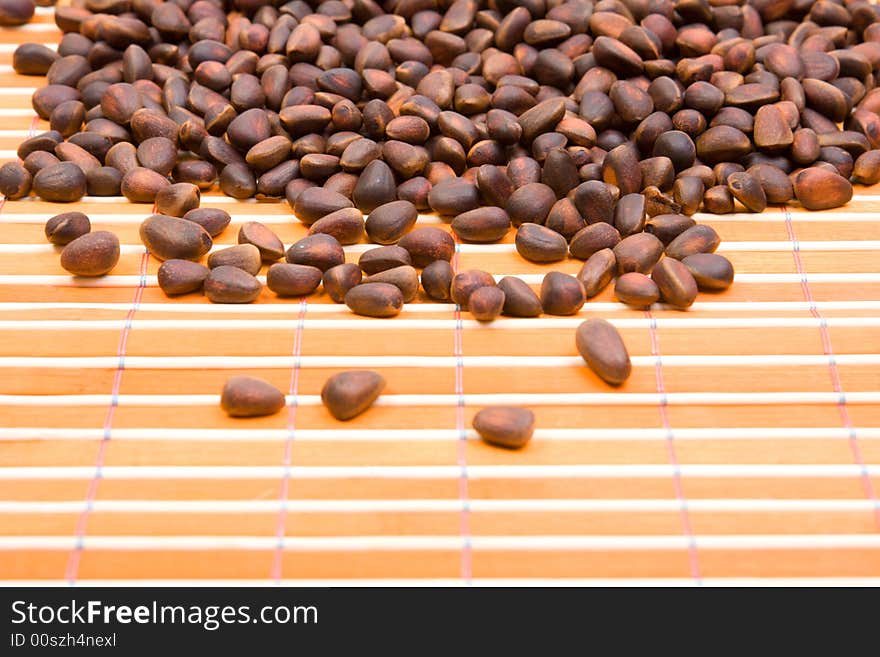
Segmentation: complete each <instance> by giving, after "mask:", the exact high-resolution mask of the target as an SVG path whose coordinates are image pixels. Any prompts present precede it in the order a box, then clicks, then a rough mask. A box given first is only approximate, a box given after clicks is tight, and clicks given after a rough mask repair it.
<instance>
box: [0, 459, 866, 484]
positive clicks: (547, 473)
mask: <svg viewBox="0 0 880 657" xmlns="http://www.w3.org/2000/svg"><path fill="white" fill-rule="evenodd" d="M680 467H681V473H682V475H683V476H686V477H695V478H696V477H699V478H705V479H722V478H723V479H737V478H742V477H766V478H773V479H789V478H816V479H847V478H850V477H854V476H856V477H857V476H859V475H860V473H861V469H860V468H859V467H858V466H856V465H854V464H834V465H827V464H823V465H816V464H794V465H780V464H763V463H762V464H723V465H715V464H713V465H707V464H687V463H686V464H683V465H681V466H680ZM867 467H868V473H869V474H870V475H871V476H872V477H876V476H880V464H878V465H869V466H867ZM283 472H284V469H283V468H282V467H281V466H236V465H222V466H210V465H203V466H202V465H180V466H177V465H159V466H148V465H143V466H107V467H105V468H104V471H103V478H104V479H114V480H128V479H159V480H162V479H198V480H218V481H222V480H242V479H259V480H265V479H271V480H278V479H279V478H280V477H281V476H282V474H283ZM93 473H94V470H93V469H92V468H90V467H83V466H34V467H31V466H12V467H8V468H0V480H2V481H22V480H29V481H34V480H37V481H39V480H44V479H45V480H47V481H49V480H52V481H57V480H82V479H88V478H89V477H91V475H92V474H93ZM460 474H461V472H460V468H459V467H458V466H455V465H399V466H369V465H350V466H294V467H292V468H291V477H296V478H298V479H315V480H324V479H334V480H335V479H390V480H409V479H418V480H432V481H433V480H447V481H454V480H457V479H458V477H459V476H460ZM671 475H672V468H671V466H669V465H658V464H650V465H582V464H581V465H471V466H469V467H468V477H469V478H470V479H471V480H481V479H487V480H497V479H510V478H517V479H571V478H580V479H633V478H648V479H668V478H669V477H670V476H671Z"/></svg>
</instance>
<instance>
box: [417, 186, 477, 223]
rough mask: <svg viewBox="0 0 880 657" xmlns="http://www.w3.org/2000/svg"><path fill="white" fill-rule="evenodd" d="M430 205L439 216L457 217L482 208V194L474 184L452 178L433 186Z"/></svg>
mask: <svg viewBox="0 0 880 657" xmlns="http://www.w3.org/2000/svg"><path fill="white" fill-rule="evenodd" d="M428 204H429V205H430V206H431V209H432V210H434V212H436V213H437V214H441V215H446V216H455V215H458V214H461V213H462V212H467V211H469V210H474V209H476V208H478V207H479V206H480V194H479V192H478V191H477V186H476V185H475V184H474V182H472V181H470V180H466V179H464V178H450V179H448V180H441V181H439V182H436V183H434V184H433V187H431V191H430V193H429V194H428Z"/></svg>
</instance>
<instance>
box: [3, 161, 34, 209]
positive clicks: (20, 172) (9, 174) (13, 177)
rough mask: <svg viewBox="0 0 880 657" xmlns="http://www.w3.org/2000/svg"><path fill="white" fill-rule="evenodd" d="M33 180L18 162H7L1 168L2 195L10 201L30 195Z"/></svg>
mask: <svg viewBox="0 0 880 657" xmlns="http://www.w3.org/2000/svg"><path fill="white" fill-rule="evenodd" d="M32 183H33V178H32V177H31V174H30V172H29V171H28V170H27V169H25V168H24V166H23V165H21V164H19V163H18V162H7V163H6V164H4V165H3V166H2V167H0V194H2V195H3V196H5V197H6V198H7V199H9V200H10V201H14V200H16V199H19V198H23V197H25V196H27V195H28V194H30V192H31V185H32Z"/></svg>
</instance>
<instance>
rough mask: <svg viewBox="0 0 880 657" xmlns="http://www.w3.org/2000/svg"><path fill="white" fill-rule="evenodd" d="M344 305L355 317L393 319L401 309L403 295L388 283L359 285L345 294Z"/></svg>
mask: <svg viewBox="0 0 880 657" xmlns="http://www.w3.org/2000/svg"><path fill="white" fill-rule="evenodd" d="M345 305H346V306H348V307H349V308H350V309H351V311H352V312H353V313H355V314H356V315H364V316H366V317H394V316H395V315H399V314H400V311H401V309H402V308H403V294H402V293H401V291H400V290H399V289H398V288H397V287H395V286H394V285H391V284H390V283H361V284H360V285H358V286H357V287H353V288H352V289H350V290H349V291H348V292H347V293H346V295H345Z"/></svg>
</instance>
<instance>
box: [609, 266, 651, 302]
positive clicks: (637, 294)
mask: <svg viewBox="0 0 880 657" xmlns="http://www.w3.org/2000/svg"><path fill="white" fill-rule="evenodd" d="M614 296H616V297H617V300H618V301H620V303H625V304H626V305H628V306H634V307H636V308H647V307H649V306H650V305H651V304H652V303H654V302H656V301H658V300H659V299H660V289H659V288H658V287H657V284H656V283H655V282H654V281H653V280H651V278H650V277H649V276H647V275H646V274H642V273H641V272H637V271H630V272H627V273H625V274H621V275H620V276H619V277H618V278H617V280H616V281H615V282H614Z"/></svg>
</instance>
